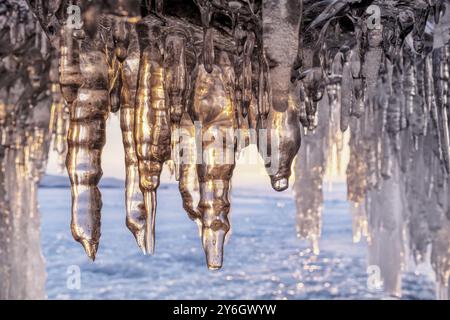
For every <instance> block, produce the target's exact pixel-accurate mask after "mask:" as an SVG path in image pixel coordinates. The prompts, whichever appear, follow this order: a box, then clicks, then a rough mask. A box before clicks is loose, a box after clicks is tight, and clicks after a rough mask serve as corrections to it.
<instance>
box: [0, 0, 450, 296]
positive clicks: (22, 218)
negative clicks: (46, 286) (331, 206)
mask: <svg viewBox="0 0 450 320" xmlns="http://www.w3.org/2000/svg"><path fill="white" fill-rule="evenodd" d="M449 64H450V2H449V1H444V0H412V1H396V0H372V1H370V0H367V1H366V0H359V1H358V0H353V1H352V0H347V1H346V0H323V1H312V0H279V1H278V0H231V1H229V0H212V1H207V0H192V1H191V0H189V1H186V0H155V1H151V0H143V1H140V0H127V1H125V0H110V1H108V0H104V1H87V0H79V1H77V0H73V1H68V0H50V1H42V0H30V1H24V0H23V1H22V0H0V125H1V130H0V163H1V171H0V263H1V264H2V265H3V266H0V275H1V274H3V275H5V274H7V273H8V272H13V271H11V267H10V266H11V264H12V263H13V262H14V261H15V260H14V259H18V257H17V254H18V253H17V252H15V250H12V249H11V248H10V245H9V243H10V242H11V239H13V238H14V237H19V233H23V232H24V230H28V237H29V239H28V242H27V241H25V243H24V244H23V245H28V244H29V243H34V242H36V241H35V240H36V237H38V236H39V232H38V231H36V230H37V229H39V220H38V210H37V207H38V206H37V202H36V188H37V183H38V181H39V179H40V178H41V176H42V175H43V174H44V172H45V168H46V161H47V157H48V153H49V152H50V149H51V150H52V152H56V153H57V154H58V155H59V156H60V159H61V166H65V167H66V169H67V173H68V175H69V177H70V181H71V191H72V224H71V230H72V234H73V237H74V238H75V240H77V241H78V242H80V243H81V244H82V246H83V247H84V249H85V250H86V253H87V255H88V256H89V257H90V258H92V259H95V254H96V252H97V249H98V246H99V241H100V224H101V223H100V222H101V208H102V201H101V191H100V190H99V188H98V183H99V181H100V179H101V176H102V169H101V155H102V149H103V146H104V144H105V139H106V134H105V127H106V120H107V118H108V116H109V114H110V113H117V114H119V116H120V126H121V129H122V136H123V145H124V149H125V159H124V161H125V164H126V192H125V200H126V225H127V227H128V228H129V229H130V231H131V232H132V233H133V235H134V236H135V238H136V241H137V244H138V246H139V247H140V248H141V249H142V250H143V251H144V253H147V254H151V253H153V251H154V248H155V236H154V235H155V232H154V229H155V218H156V208H157V189H158V187H159V185H160V175H161V171H162V168H163V165H164V164H169V165H170V166H171V167H172V169H173V171H174V174H175V177H176V179H177V180H178V181H179V190H180V194H181V197H182V200H183V207H184V209H185V211H186V212H187V214H188V216H189V217H190V218H191V219H192V220H193V221H195V222H196V223H197V224H198V226H199V233H200V237H201V241H202V245H203V248H204V250H205V254H206V260H207V265H208V267H209V268H210V269H219V268H220V267H221V266H222V263H223V261H222V256H223V247H224V243H225V240H226V238H227V235H228V234H229V233H230V232H229V231H230V228H231V223H230V220H229V218H228V215H229V211H230V206H231V197H230V190H231V178H232V176H233V170H234V167H235V159H236V157H238V155H239V153H240V152H241V151H242V149H244V148H245V147H246V146H248V145H250V144H256V145H257V147H258V150H259V152H260V154H261V156H262V157H263V158H264V160H265V164H266V167H267V174H268V175H269V176H270V179H271V183H272V187H273V188H274V189H275V190H276V191H284V190H286V189H288V187H289V177H290V176H291V173H292V172H291V170H293V173H294V175H295V182H294V185H293V189H294V191H295V196H296V203H297V232H298V236H299V237H300V238H304V239H308V240H310V241H311V243H312V246H313V248H314V250H315V251H318V250H319V248H318V243H317V241H318V239H319V238H320V233H321V216H322V202H323V193H322V185H323V181H324V177H325V176H326V175H329V174H330V172H332V171H335V170H337V171H343V172H345V173H346V177H347V185H348V200H349V201H350V202H351V204H352V214H353V220H354V226H353V227H354V238H355V241H359V240H360V239H361V238H362V237H366V238H367V240H368V243H369V260H370V263H371V264H372V265H377V266H380V268H381V272H382V276H383V278H384V281H385V290H386V291H388V292H389V293H391V294H393V295H400V294H401V293H400V279H401V278H400V275H401V270H402V268H403V267H404V265H405V260H406V259H408V258H409V257H410V256H411V257H412V258H413V259H414V260H415V261H416V262H417V263H419V262H422V261H424V260H426V259H431V263H432V266H433V268H434V271H435V273H436V281H437V283H438V284H439V288H440V289H439V292H440V297H446V294H447V293H448V290H447V286H448V282H449V277H450V214H449V212H450V211H449V205H450V203H449V201H448V198H449V197H448V195H449V188H448V182H449V180H448V174H449V173H450V149H449V146H450V135H449V119H448V116H449V114H448V113H449V107H450V103H449V98H450V92H449V88H448V87H449ZM236 132H237V134H236ZM199 137H200V138H199ZM205 137H207V138H205ZM346 137H347V138H348V137H349V139H346ZM347 144H348V146H347ZM344 152H349V159H350V160H349V163H348V165H347V167H346V168H345V167H344V164H342V162H343V161H342V159H343V158H344V157H343V155H342V154H343V153H344ZM295 158H296V160H295V163H294V159H295ZM118 161H119V160H118ZM334 167H337V169H336V168H334ZM30 199H31V201H30ZM33 239H34V240H33ZM34 245H36V243H34ZM430 250H431V254H429V255H428V254H427V252H428V251H430ZM37 251H39V249H37ZM22 258H23V257H22ZM8 264H9V267H8ZM41 267H42V266H41ZM5 279H6V276H5ZM2 286H4V287H6V286H8V284H7V283H6V281H5V282H3V283H0V293H1V292H4V290H6V289H2ZM2 290H3V291H2Z"/></svg>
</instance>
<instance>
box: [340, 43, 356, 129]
mask: <svg viewBox="0 0 450 320" xmlns="http://www.w3.org/2000/svg"><path fill="white" fill-rule="evenodd" d="M344 50H345V51H344V52H343V54H344V66H343V68H342V82H341V115H340V121H339V123H340V128H341V131H342V132H345V131H346V130H347V129H348V127H349V125H350V114H351V109H352V101H353V76H352V72H351V65H350V59H351V56H352V54H353V53H352V51H351V50H350V49H349V48H344Z"/></svg>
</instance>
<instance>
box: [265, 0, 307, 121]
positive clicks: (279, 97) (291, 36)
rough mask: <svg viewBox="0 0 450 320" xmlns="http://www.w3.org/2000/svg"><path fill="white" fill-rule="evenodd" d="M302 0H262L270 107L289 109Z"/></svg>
mask: <svg viewBox="0 0 450 320" xmlns="http://www.w3.org/2000/svg"><path fill="white" fill-rule="evenodd" d="M301 2H302V0H263V1H262V23H263V45H264V51H265V54H266V57H267V59H268V61H270V64H269V65H270V86H271V90H272V101H271V105H272V106H273V108H274V109H275V111H277V112H284V111H286V110H287V109H288V100H289V92H290V86H291V73H292V69H293V67H294V63H295V61H296V58H297V52H298V44H299V28H300V21H301V18H300V16H301V12H300V9H301Z"/></svg>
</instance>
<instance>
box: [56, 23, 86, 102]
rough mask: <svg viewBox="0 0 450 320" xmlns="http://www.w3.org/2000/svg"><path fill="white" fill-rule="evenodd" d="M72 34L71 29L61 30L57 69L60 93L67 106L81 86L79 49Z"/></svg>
mask: <svg viewBox="0 0 450 320" xmlns="http://www.w3.org/2000/svg"><path fill="white" fill-rule="evenodd" d="M72 32H73V29H70V28H69V27H64V28H62V29H61V47H60V55H61V58H60V59H61V60H60V69H59V72H60V79H59V83H60V85H61V93H62V95H63V97H64V100H65V101H66V103H67V104H68V105H69V106H70V105H71V104H72V102H73V101H74V100H75V99H76V96H77V92H78V88H79V87H80V86H81V84H82V76H81V71H80V56H79V54H80V53H79V50H80V48H79V44H78V42H77V41H76V40H75V39H74V38H73V36H72Z"/></svg>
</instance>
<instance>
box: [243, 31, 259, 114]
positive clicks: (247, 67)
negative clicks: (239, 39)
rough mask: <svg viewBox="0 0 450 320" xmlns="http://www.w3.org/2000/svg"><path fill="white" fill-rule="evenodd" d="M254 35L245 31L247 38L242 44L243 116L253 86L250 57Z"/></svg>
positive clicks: (247, 106) (245, 112) (251, 95)
mask: <svg viewBox="0 0 450 320" xmlns="http://www.w3.org/2000/svg"><path fill="white" fill-rule="evenodd" d="M255 41H256V37H255V34H254V33H253V32H247V39H246V40H245V45H244V53H243V54H244V63H243V71H242V87H243V92H242V115H243V117H246V116H247V112H248V108H249V106H250V103H251V101H252V97H253V86H252V78H253V70H252V58H253V50H254V47H255Z"/></svg>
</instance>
